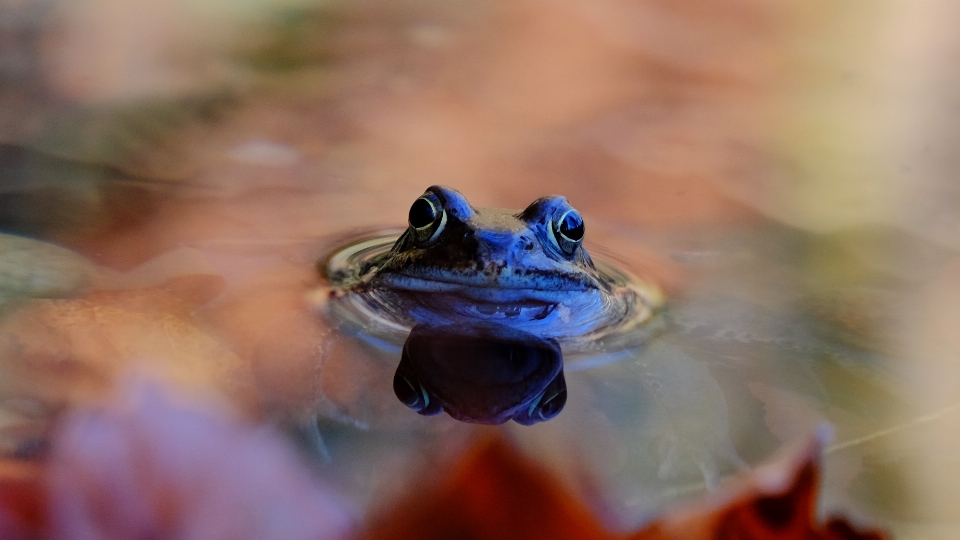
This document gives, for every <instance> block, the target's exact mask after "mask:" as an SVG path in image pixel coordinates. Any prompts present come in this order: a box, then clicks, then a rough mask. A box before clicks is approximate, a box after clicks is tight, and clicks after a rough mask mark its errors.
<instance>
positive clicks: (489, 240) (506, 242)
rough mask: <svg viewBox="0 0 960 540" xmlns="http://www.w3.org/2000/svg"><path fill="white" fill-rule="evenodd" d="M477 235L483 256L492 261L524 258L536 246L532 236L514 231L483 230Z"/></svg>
mask: <svg viewBox="0 0 960 540" xmlns="http://www.w3.org/2000/svg"><path fill="white" fill-rule="evenodd" d="M476 237H477V241H478V244H479V246H478V248H479V250H480V255H481V257H483V258H485V259H486V260H488V261H491V262H513V261H517V260H522V259H523V258H524V257H525V256H526V255H527V254H529V253H530V250H531V249H533V247H534V242H533V239H532V238H528V237H527V235H523V234H517V233H516V232H514V231H496V230H493V231H482V232H479V233H477V235H476Z"/></svg>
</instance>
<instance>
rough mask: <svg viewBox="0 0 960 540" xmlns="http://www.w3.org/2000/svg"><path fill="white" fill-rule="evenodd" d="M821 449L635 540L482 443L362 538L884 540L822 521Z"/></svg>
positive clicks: (530, 466)
mask: <svg viewBox="0 0 960 540" xmlns="http://www.w3.org/2000/svg"><path fill="white" fill-rule="evenodd" d="M819 451H820V449H819V445H817V444H810V445H808V447H807V449H806V450H805V451H804V452H801V453H800V454H798V455H795V456H793V457H792V458H788V459H783V460H781V461H778V462H776V463H774V464H772V465H768V466H765V467H761V468H759V469H757V470H756V471H754V472H753V473H751V474H750V475H749V476H747V477H746V478H741V479H740V482H739V483H738V484H735V485H731V486H727V487H726V489H725V490H722V491H721V492H719V493H716V494H714V496H713V497H712V499H711V500H708V501H706V502H704V503H700V504H697V505H695V506H693V507H689V508H681V509H678V510H676V511H675V512H672V513H668V514H667V515H666V516H664V517H663V518H661V519H659V520H657V521H655V522H653V523H652V524H650V525H649V526H647V527H645V528H644V529H642V530H640V531H638V532H636V533H632V534H627V535H620V534H616V533H614V532H611V531H608V530H606V529H605V528H604V527H603V526H602V525H601V524H600V522H599V521H598V520H597V518H596V517H595V516H594V515H593V514H592V512H591V511H590V509H588V508H587V507H586V506H585V505H584V504H583V503H582V502H580V501H579V500H578V499H577V498H576V497H575V496H573V495H572V494H571V493H569V492H568V491H567V490H566V489H565V488H564V487H563V486H562V485H561V484H560V483H559V482H558V481H557V480H556V479H555V478H552V477H551V476H549V475H548V474H547V473H546V472H545V471H544V470H542V469H541V468H540V467H539V466H537V465H536V464H534V463H533V462H531V461H530V460H528V459H527V458H525V457H523V456H521V455H520V454H519V453H518V452H517V451H516V450H515V449H514V448H513V447H511V446H510V445H509V444H508V443H506V442H504V441H503V440H501V439H494V440H492V441H486V442H481V443H480V444H478V445H477V447H475V448H474V449H473V451H472V453H470V454H469V455H468V456H467V457H466V458H465V459H464V460H463V462H462V463H460V464H459V465H458V466H457V468H456V469H455V470H454V471H453V472H452V473H451V475H450V476H449V478H448V479H447V480H445V481H442V482H441V483H440V485H439V486H433V487H432V488H431V487H429V486H427V487H424V488H422V489H420V490H417V491H415V492H412V493H411V494H410V495H409V496H408V497H407V498H406V499H404V500H402V501H400V502H399V503H398V505H397V506H396V507H395V508H393V509H392V510H390V511H389V512H388V513H387V514H386V515H384V516H382V517H381V518H380V519H379V520H378V521H376V522H375V523H374V524H373V525H372V526H371V527H370V528H369V529H368V530H367V531H366V532H365V533H364V535H363V536H362V537H361V538H363V539H365V540H366V539H378V540H406V539H410V540H413V539H417V540H445V539H453V538H461V539H462V538H470V539H473V540H483V539H488V538H489V539H500V538H513V539H525V538H531V539H532V538H551V539H553V540H565V539H571V540H574V539H575V540H608V539H624V540H654V539H657V540H667V539H684V538H690V539H693V538H731V539H732V538H738V539H753V540H763V539H787V540H789V539H794V540H821V539H822V540H841V539H842V540H881V539H883V538H886V536H885V534H884V533H882V532H879V531H859V530H857V529H856V528H855V527H853V526H852V525H850V524H849V522H847V521H846V520H844V519H842V518H832V519H830V520H829V521H828V522H827V523H826V524H819V523H817V522H816V517H815V508H816V491H817V486H818V480H819V475H820V468H819V464H818V456H819Z"/></svg>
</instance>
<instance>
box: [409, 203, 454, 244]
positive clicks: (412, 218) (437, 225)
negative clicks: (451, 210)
mask: <svg viewBox="0 0 960 540" xmlns="http://www.w3.org/2000/svg"><path fill="white" fill-rule="evenodd" d="M407 219H408V221H409V222H410V231H411V232H412V233H413V237H414V239H415V240H416V241H417V243H420V244H428V243H430V242H432V241H433V240H434V239H435V238H436V237H437V235H439V234H440V232H441V231H442V230H443V228H444V227H445V226H446V224H447V213H446V211H445V210H444V209H443V206H442V205H441V204H440V200H439V199H438V198H437V196H436V195H434V194H433V193H429V192H428V193H425V194H424V195H423V196H422V197H420V198H419V199H417V200H416V201H414V202H413V205H412V206H410V214H409V216H408V218H407Z"/></svg>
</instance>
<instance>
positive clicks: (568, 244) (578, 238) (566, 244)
mask: <svg viewBox="0 0 960 540" xmlns="http://www.w3.org/2000/svg"><path fill="white" fill-rule="evenodd" d="M550 232H551V233H552V234H551V239H552V240H553V241H554V242H555V243H556V244H557V247H559V248H560V251H563V252H564V253H566V254H567V255H573V254H574V253H575V252H576V251H577V247H579V246H580V242H582V241H583V233H584V226H583V218H582V217H580V212H577V211H576V210H574V209H573V208H571V209H569V210H567V211H566V212H564V213H562V214H560V215H559V217H558V218H557V219H555V220H554V221H553V223H552V224H551V226H550Z"/></svg>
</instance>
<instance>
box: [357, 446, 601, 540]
mask: <svg viewBox="0 0 960 540" xmlns="http://www.w3.org/2000/svg"><path fill="white" fill-rule="evenodd" d="M364 538H368V539H370V540H374V539H376V540H405V539H411V540H412V539H417V540H440V539H444V540H446V539H462V540H468V539H469V540H486V539H491V540H492V539H497V540H500V539H507V538H509V539H511V540H522V539H526V538H538V539H539V538H549V539H550V540H565V539H571V540H574V539H576V540H594V539H612V538H614V536H613V535H611V534H609V533H608V532H607V531H606V530H605V529H604V528H603V527H602V526H601V525H600V523H599V522H598V521H597V520H596V519H595V518H594V516H593V515H592V514H591V513H590V511H589V510H588V509H587V508H586V507H585V506H584V505H583V504H582V503H580V501H579V500H577V499H576V497H574V496H573V495H572V494H570V493H568V492H567V491H565V490H563V489H561V487H560V486H559V484H558V483H557V481H556V480H555V479H554V478H552V477H551V476H549V475H548V474H547V473H546V472H545V471H543V470H542V469H540V468H539V467H538V466H536V465H534V464H533V463H531V462H530V461H529V460H527V459H525V458H523V457H522V456H521V455H520V454H519V453H518V452H517V451H516V450H514V449H513V448H512V447H510V446H509V445H508V444H506V443H504V442H503V441H501V440H499V439H495V440H493V441H492V442H487V443H484V444H481V445H480V446H479V447H477V448H476V449H475V450H474V451H473V452H472V454H470V455H469V456H468V457H467V458H466V459H464V461H463V462H461V463H460V465H459V466H458V467H457V469H456V470H455V471H454V472H453V474H452V476H451V477H450V479H449V480H448V481H447V482H445V483H444V484H443V485H441V486H439V487H438V488H431V487H425V488H424V489H422V490H417V491H416V492H414V493H410V494H409V495H408V496H407V498H406V499H405V500H404V501H401V503H400V504H399V506H397V507H396V508H394V509H393V510H392V511H391V512H389V514H388V515H387V516H385V517H384V518H383V519H381V520H379V521H378V522H377V523H375V524H374V526H373V527H372V528H371V529H370V530H368V531H367V534H366V535H365V536H364Z"/></svg>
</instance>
